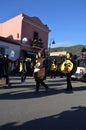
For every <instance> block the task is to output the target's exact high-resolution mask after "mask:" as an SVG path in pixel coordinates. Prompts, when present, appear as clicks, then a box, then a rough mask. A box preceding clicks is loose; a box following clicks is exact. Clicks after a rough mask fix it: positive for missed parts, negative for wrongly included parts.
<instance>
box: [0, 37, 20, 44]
mask: <svg viewBox="0 0 86 130" xmlns="http://www.w3.org/2000/svg"><path fill="white" fill-rule="evenodd" d="M0 41H5V42H8V43H9V42H10V43H12V44H15V45H20V43H18V42H15V41H14V40H11V39H9V38H5V37H1V36H0Z"/></svg>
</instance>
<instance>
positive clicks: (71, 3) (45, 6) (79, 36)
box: [0, 0, 86, 47]
mask: <svg viewBox="0 0 86 130" xmlns="http://www.w3.org/2000/svg"><path fill="white" fill-rule="evenodd" d="M21 13H24V14H26V15H28V16H30V17H33V16H37V17H39V18H40V20H41V21H42V22H43V23H44V24H47V25H48V27H49V29H50V30H51V32H50V33H49V40H48V43H49V44H50V43H52V41H53V40H55V43H56V44H54V45H53V44H52V46H51V47H62V46H72V45H77V44H82V45H86V0H14V1H13V0H2V1H1V2H0V23H1V22H4V21H6V20H8V19H10V18H12V17H15V16H17V15H19V14H21Z"/></svg>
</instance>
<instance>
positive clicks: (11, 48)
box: [0, 41, 20, 61]
mask: <svg viewBox="0 0 86 130" xmlns="http://www.w3.org/2000/svg"><path fill="white" fill-rule="evenodd" d="M0 46H3V47H4V48H5V54H8V55H9V58H10V59H11V60H13V61H14V60H16V59H17V58H19V56H20V46H19V45H16V44H13V43H10V42H9V43H8V42H5V41H0ZM12 52H15V53H14V56H13V55H11V53H12Z"/></svg>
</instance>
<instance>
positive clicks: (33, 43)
mask: <svg viewBox="0 0 86 130" xmlns="http://www.w3.org/2000/svg"><path fill="white" fill-rule="evenodd" d="M49 32H50V29H49V28H48V26H47V25H44V24H43V23H42V21H41V20H40V19H39V18H38V17H29V16H27V15H25V14H20V15H18V16H16V17H14V18H11V19H10V20H7V21H6V22H4V23H0V36H2V37H5V38H7V39H10V40H13V41H15V42H17V43H19V44H20V54H21V55H24V53H25V52H28V54H32V53H34V52H38V51H39V50H40V49H42V48H45V50H46V52H47V51H48V34H49ZM23 38H27V41H26V42H22V40H23Z"/></svg>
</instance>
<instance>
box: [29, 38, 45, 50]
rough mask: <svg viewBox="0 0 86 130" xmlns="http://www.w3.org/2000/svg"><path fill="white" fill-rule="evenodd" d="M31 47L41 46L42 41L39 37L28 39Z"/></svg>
mask: <svg viewBox="0 0 86 130" xmlns="http://www.w3.org/2000/svg"><path fill="white" fill-rule="evenodd" d="M30 43H31V47H32V48H43V42H42V40H41V39H34V40H31V41H30Z"/></svg>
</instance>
